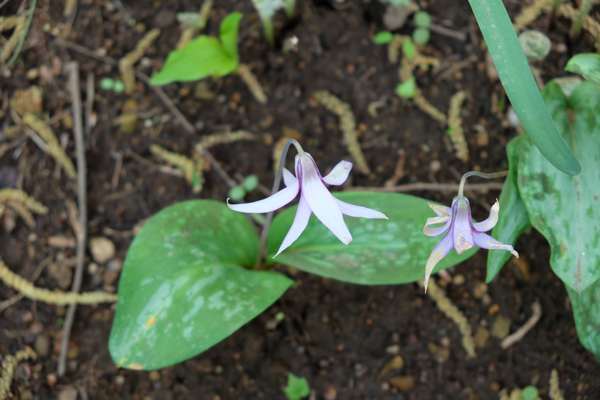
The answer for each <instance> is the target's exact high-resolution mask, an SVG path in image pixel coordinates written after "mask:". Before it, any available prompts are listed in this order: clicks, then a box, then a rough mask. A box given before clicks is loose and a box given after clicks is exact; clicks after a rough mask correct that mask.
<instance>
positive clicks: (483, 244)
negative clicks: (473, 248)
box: [473, 232, 519, 258]
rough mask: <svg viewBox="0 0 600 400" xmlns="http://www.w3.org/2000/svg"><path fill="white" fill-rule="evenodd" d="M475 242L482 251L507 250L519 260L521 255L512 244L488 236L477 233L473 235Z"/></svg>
mask: <svg viewBox="0 0 600 400" xmlns="http://www.w3.org/2000/svg"><path fill="white" fill-rule="evenodd" d="M473 240H474V241H475V244H476V245H477V246H478V247H480V248H482V249H488V250H506V251H510V252H511V253H512V255H513V256H515V257H517V258H519V253H517V252H516V251H515V249H514V247H512V246H511V245H510V244H504V243H501V242H499V241H497V240H496V239H494V238H493V237H491V236H490V235H488V234H485V233H480V232H475V233H473Z"/></svg>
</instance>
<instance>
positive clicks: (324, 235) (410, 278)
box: [268, 192, 475, 285]
mask: <svg viewBox="0 0 600 400" xmlns="http://www.w3.org/2000/svg"><path fill="white" fill-rule="evenodd" d="M336 197H337V198H339V199H341V200H344V201H346V202H349V203H352V204H357V205H361V206H365V207H370V208H374V209H376V210H379V211H381V212H383V213H385V214H386V215H387V216H388V218H389V220H372V219H364V218H352V217H345V219H346V222H347V224H348V228H349V229H350V232H351V233H352V237H353V240H352V243H350V244H349V245H347V246H346V245H344V244H342V243H341V242H340V241H339V240H338V239H336V238H335V237H334V236H333V234H332V233H331V232H329V231H328V230H327V228H325V226H324V225H323V224H321V223H320V222H318V221H317V219H316V218H315V217H314V216H312V217H311V220H310V223H309V225H308V227H307V228H306V230H305V231H304V232H303V233H302V235H301V236H300V238H299V239H298V240H297V241H296V242H295V243H294V244H293V245H292V246H291V247H289V248H288V249H286V250H285V251H284V252H283V253H281V254H280V255H279V256H277V258H274V259H273V258H271V261H273V262H277V263H281V264H286V265H290V266H292V267H295V268H298V269H301V270H303V271H306V272H310V273H313V274H316V275H321V276H325V277H328V278H333V279H337V280H340V281H344V282H351V283H358V284H364V285H386V284H398V283H408V282H414V281H418V280H421V279H423V278H424V275H425V263H426V261H427V258H428V257H429V254H430V253H431V251H432V250H433V247H434V246H435V245H436V244H437V242H438V241H439V240H441V238H442V237H436V238H430V237H427V236H425V235H424V234H423V225H424V224H425V221H426V220H427V218H429V217H432V216H434V214H433V211H431V209H430V208H429V207H428V206H427V203H429V202H428V201H427V200H425V199H421V198H418V197H414V196H408V195H404V194H396V193H366V192H343V193H336ZM295 213H296V207H293V208H291V209H288V210H286V211H284V212H282V213H281V214H279V215H278V216H277V217H276V218H275V220H274V221H273V225H272V227H271V230H270V231H269V237H268V249H269V254H270V255H271V257H272V255H273V254H275V253H276V251H277V249H278V248H279V245H280V244H281V241H282V240H283V237H284V236H285V234H286V233H287V231H288V229H289V227H290V225H291V223H292V220H293V218H294V215H295ZM474 253H475V250H471V251H468V252H466V253H463V254H462V255H460V256H458V255H456V254H455V253H454V252H452V253H451V255H450V256H448V257H447V258H446V259H444V260H443V261H442V262H441V263H440V264H439V266H438V268H436V271H439V270H441V269H444V268H448V267H451V266H453V265H456V264H458V263H459V262H461V261H464V260H466V259H467V258H469V257H470V256H472V255H473V254H474Z"/></svg>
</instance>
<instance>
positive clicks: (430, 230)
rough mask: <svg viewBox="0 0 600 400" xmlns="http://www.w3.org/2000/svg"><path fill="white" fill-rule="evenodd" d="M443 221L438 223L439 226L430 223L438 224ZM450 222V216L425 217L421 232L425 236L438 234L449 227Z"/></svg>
mask: <svg viewBox="0 0 600 400" xmlns="http://www.w3.org/2000/svg"><path fill="white" fill-rule="evenodd" d="M441 223H444V224H443V225H439V226H431V225H438V224H441ZM451 223H452V220H451V219H450V217H433V218H427V222H425V226H424V227H423V233H424V234H425V235H426V236H438V235H441V234H442V233H444V232H446V231H447V230H448V229H450V224H451Z"/></svg>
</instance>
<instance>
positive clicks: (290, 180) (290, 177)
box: [283, 168, 298, 186]
mask: <svg viewBox="0 0 600 400" xmlns="http://www.w3.org/2000/svg"><path fill="white" fill-rule="evenodd" d="M283 183H284V184H285V186H293V185H295V184H297V183H298V179H296V177H295V176H294V174H292V173H291V172H290V170H289V169H287V168H284V169H283Z"/></svg>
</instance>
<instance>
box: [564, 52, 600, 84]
mask: <svg viewBox="0 0 600 400" xmlns="http://www.w3.org/2000/svg"><path fill="white" fill-rule="evenodd" d="M565 70H567V71H569V72H573V73H575V74H579V75H581V76H583V77H584V79H586V80H588V81H591V82H595V83H598V84H600V54H598V53H581V54H576V55H574V56H573V57H571V59H570V60H569V62H567V66H566V67H565Z"/></svg>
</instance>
